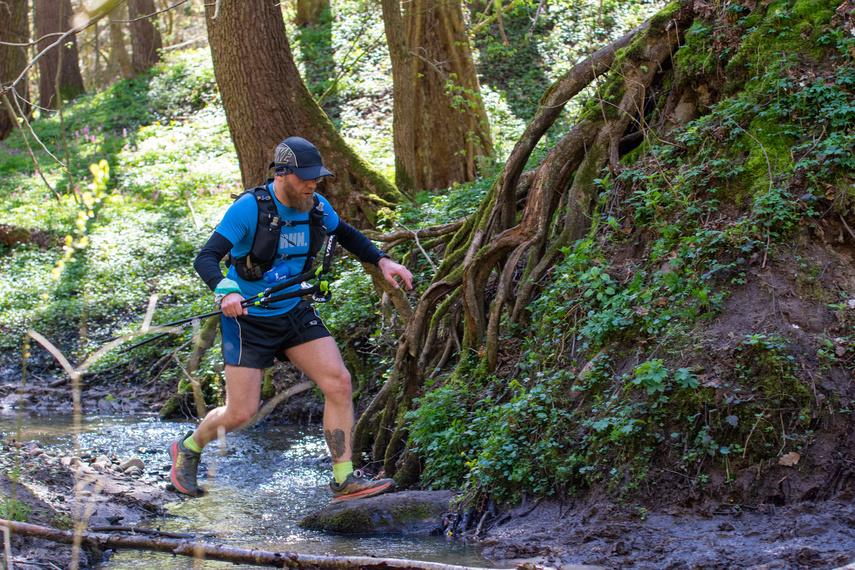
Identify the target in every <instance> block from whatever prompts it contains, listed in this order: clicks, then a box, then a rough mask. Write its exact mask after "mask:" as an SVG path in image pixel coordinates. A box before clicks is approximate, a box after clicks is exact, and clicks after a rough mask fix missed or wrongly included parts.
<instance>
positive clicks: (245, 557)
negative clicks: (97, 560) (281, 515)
mask: <svg viewBox="0 0 855 570" xmlns="http://www.w3.org/2000/svg"><path fill="white" fill-rule="evenodd" d="M4 527H5V528H8V529H9V531H10V532H11V533H13V534H19V535H23V536H34V537H37V538H42V539H45V540H50V541H52V542H59V543H61V544H73V543H74V539H75V533H74V532H72V531H66V530H58V529H55V528H50V527H44V526H38V525H33V524H27V523H20V522H14V521H7V520H2V519H0V528H4ZM79 537H80V538H81V541H80V546H81V547H94V548H98V549H99V550H101V551H104V550H109V549H121V548H124V549H129V550H149V551H154V552H167V553H169V554H173V555H177V556H187V557H191V558H198V559H204V560H221V561H224V562H232V563H234V564H255V565H257V566H272V567H274V568H295V569H300V570H303V569H311V570H476V569H475V568H472V567H469V566H454V565H450V564H438V563H436V562H421V561H418V560H401V559H395V558H379V557H378V558H372V557H368V556H318V555H313V554H297V553H296V552H271V551H267V550H255V549H247V548H235V547H231V546H225V545H223V544H211V543H206V542H194V541H191V540H180V539H174V538H161V537H157V538H150V537H146V536H114V535H111V534H102V533H94V532H83V533H80V535H79ZM477 570H480V569H477ZM544 570H545V569H544Z"/></svg>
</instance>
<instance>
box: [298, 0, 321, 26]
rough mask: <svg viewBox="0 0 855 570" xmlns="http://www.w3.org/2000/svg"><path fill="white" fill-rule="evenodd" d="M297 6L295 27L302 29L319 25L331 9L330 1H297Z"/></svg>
mask: <svg viewBox="0 0 855 570" xmlns="http://www.w3.org/2000/svg"><path fill="white" fill-rule="evenodd" d="M295 4H296V5H297V11H296V12H297V13H296V15H295V16H294V25H296V26H297V27H300V28H304V27H306V26H313V25H315V24H317V22H318V20H319V19H320V17H321V15H322V14H323V13H324V11H325V10H329V9H330V1H329V0H296V2H295Z"/></svg>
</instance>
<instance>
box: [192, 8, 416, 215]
mask: <svg viewBox="0 0 855 570" xmlns="http://www.w3.org/2000/svg"><path fill="white" fill-rule="evenodd" d="M219 7H220V10H219V15H218V17H217V18H216V19H214V10H215V6H214V4H209V5H207V6H206V9H205V15H206V22H207V26H208V39H209V42H210V44H211V56H212V59H213V62H214V73H215V75H216V78H217V84H218V85H219V86H220V91H221V94H222V99H223V107H224V109H225V111H226V118H227V119H228V124H229V130H230V132H231V136H232V140H233V142H234V145H235V149H236V150H237V155H238V160H239V161H240V167H241V175H242V179H243V184H244V186H247V187H252V186H255V185H258V184H260V183H262V182H264V180H265V179H266V177H267V167H268V165H269V164H270V162H271V160H272V158H273V150H274V148H275V147H276V145H277V144H279V142H281V141H282V140H283V139H285V138H287V137H289V136H300V137H303V138H305V139H307V140H309V141H310V142H312V143H313V144H314V145H315V146H316V147H318V150H319V151H320V152H321V156H323V159H324V165H325V166H326V167H327V168H328V169H329V170H330V171H331V172H332V173H333V174H335V177H334V178H327V179H326V180H325V181H324V182H323V183H322V184H321V185H320V186H319V187H318V191H319V192H320V193H321V194H323V195H324V196H325V197H326V198H328V199H329V200H330V202H331V203H332V204H333V207H334V208H335V209H336V211H338V212H339V214H340V215H341V216H342V217H343V218H345V219H346V220H348V221H350V222H351V223H355V224H356V225H357V226H362V227H364V226H366V225H371V224H373V222H374V219H375V213H376V211H377V210H378V209H379V208H381V207H386V206H390V205H393V204H396V203H398V202H400V201H401V200H403V199H404V197H403V195H402V194H401V193H400V192H399V191H398V189H397V188H396V187H395V186H394V185H393V184H391V183H390V182H389V181H388V180H386V179H385V178H383V176H382V175H381V174H380V173H378V172H377V171H375V170H374V169H372V168H371V167H370V166H369V165H368V163H367V162H366V161H365V160H363V159H362V157H360V156H359V155H358V154H357V153H356V152H354V151H353V149H351V148H350V147H349V146H348V145H347V143H345V142H344V140H343V139H342V138H341V136H340V135H339V134H338V133H337V132H336V130H335V128H334V127H333V125H332V123H331V122H330V120H329V118H327V116H326V115H325V114H324V112H323V110H322V109H321V108H320V107H319V106H318V104H317V103H316V102H315V101H314V99H312V97H311V94H310V93H309V91H308V89H307V88H306V86H305V84H304V83H303V81H302V79H301V78H300V73H299V71H298V70H297V67H296V65H295V64H294V59H293V55H292V53H291V48H290V45H289V43H288V38H287V36H286V33H285V24H284V22H283V20H282V13H281V10H280V8H279V6H278V5H277V4H272V3H269V2H263V1H261V0H250V1H244V2H237V1H235V0H226V1H224V2H222V3H221V4H220V5H219Z"/></svg>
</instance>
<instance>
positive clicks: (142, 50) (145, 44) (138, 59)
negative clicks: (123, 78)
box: [128, 0, 163, 73]
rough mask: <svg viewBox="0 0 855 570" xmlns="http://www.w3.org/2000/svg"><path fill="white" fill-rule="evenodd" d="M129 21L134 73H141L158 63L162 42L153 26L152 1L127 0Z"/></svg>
mask: <svg viewBox="0 0 855 570" xmlns="http://www.w3.org/2000/svg"><path fill="white" fill-rule="evenodd" d="M128 12H129V14H130V20H131V51H132V52H133V58H132V63H133V69H134V73H142V72H143V71H145V70H146V69H148V68H149V67H151V66H153V65H155V64H156V63H157V62H159V61H160V50H161V49H162V48H163V40H162V39H161V37H160V30H158V29H157V27H155V25H154V18H155V17H154V16H150V17H147V16H149V15H150V14H154V13H155V12H156V9H155V7H154V0H128Z"/></svg>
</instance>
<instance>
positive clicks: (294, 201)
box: [284, 180, 315, 214]
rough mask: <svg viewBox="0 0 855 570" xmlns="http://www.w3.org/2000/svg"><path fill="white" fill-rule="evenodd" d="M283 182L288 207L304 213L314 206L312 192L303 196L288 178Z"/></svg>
mask: <svg viewBox="0 0 855 570" xmlns="http://www.w3.org/2000/svg"><path fill="white" fill-rule="evenodd" d="M284 182H285V184H284V190H285V197H286V198H287V199H288V206H289V207H290V208H293V209H294V210H297V211H298V212H300V213H301V214H305V213H307V212H309V211H310V210H311V209H312V208H313V207H314V206H315V198H314V196H315V194H314V193H312V195H311V196H304V195H303V194H302V193H301V192H300V191H299V190H297V189H296V188H294V186H293V185H291V183H290V182H289V181H288V180H285V181H284Z"/></svg>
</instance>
